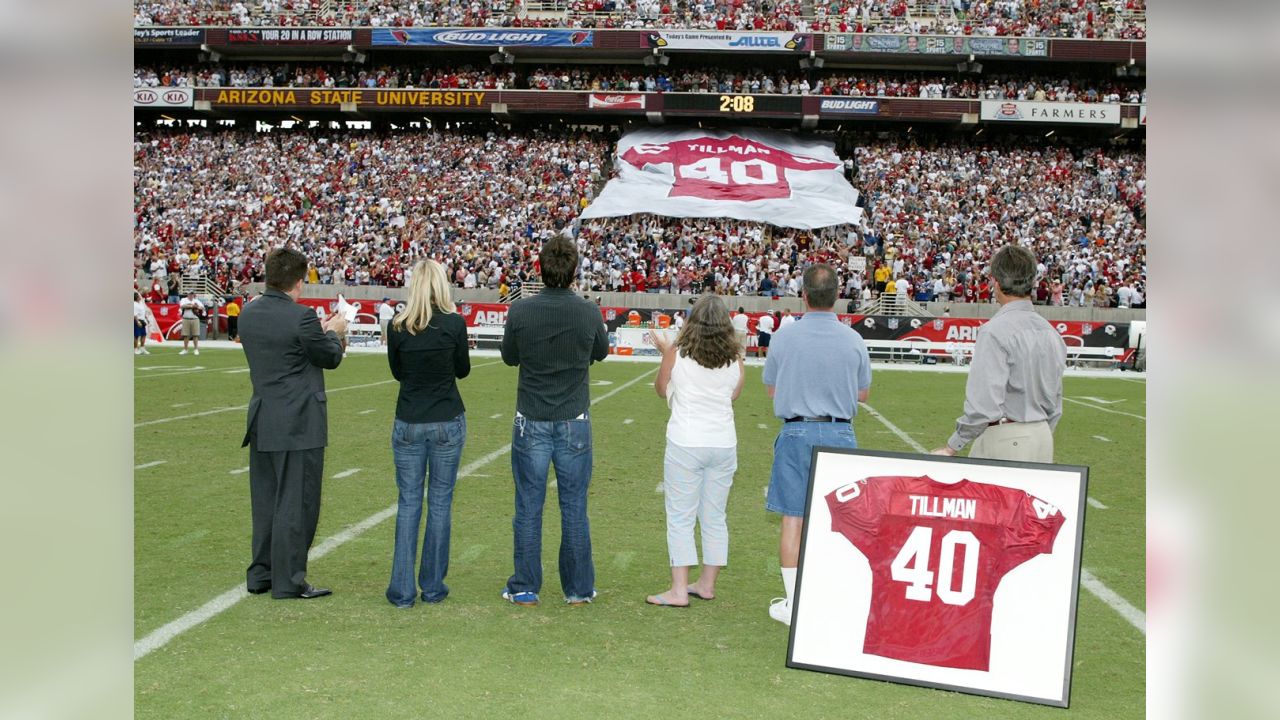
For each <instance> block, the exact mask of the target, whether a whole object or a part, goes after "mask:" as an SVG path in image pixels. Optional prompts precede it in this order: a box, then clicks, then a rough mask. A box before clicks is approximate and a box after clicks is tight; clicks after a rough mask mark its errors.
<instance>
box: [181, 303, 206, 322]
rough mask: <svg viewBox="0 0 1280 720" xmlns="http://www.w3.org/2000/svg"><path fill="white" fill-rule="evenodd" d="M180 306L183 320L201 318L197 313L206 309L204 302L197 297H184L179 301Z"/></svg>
mask: <svg viewBox="0 0 1280 720" xmlns="http://www.w3.org/2000/svg"><path fill="white" fill-rule="evenodd" d="M178 307H179V308H181V309H182V319H183V320H199V319H200V316H199V315H198V314H197V313H199V312H203V311H204V303H201V302H200V301H199V300H196V299H195V298H182V300H179V301H178Z"/></svg>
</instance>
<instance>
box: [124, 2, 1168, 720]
mask: <svg viewBox="0 0 1280 720" xmlns="http://www.w3.org/2000/svg"><path fill="white" fill-rule="evenodd" d="M1145 41H1146V12H1145V3H1144V2H1143V1H1142V0H1127V1H1126V0H1116V1H1114V2H1110V1H1107V0H1097V1H1094V0H1062V1H1061V2H1059V1H1057V0H1054V1H1049V0H1040V1H1038V2H1030V1H1027V0H1014V1H1010V2H1005V1H1001V2H992V1H990V0H952V2H936V3H935V2H923V1H916V2H912V1H906V0H896V1H895V0H890V1H887V2H881V1H878V0H865V1H864V0H833V1H832V2H819V1H817V0H799V1H792V0H777V1H774V0H714V1H713V0H689V1H687V2H686V1H681V2H677V3H670V2H656V1H655V2H650V1H648V0H634V1H630V2H627V1H624V0H617V1H615V0H603V1H602V0H590V1H588V0H516V1H515V2H510V1H509V0H477V1H475V2H467V1H466V0H435V1H434V2H433V1H431V0H386V1H384V2H361V1H360V0H355V1H354V2H328V1H325V0H310V1H309V2H308V1H299V0H294V1H289V0H282V1H279V0H245V1H244V2H227V1H225V0H199V1H191V0H185V1H184V0H161V1H159V2H136V3H135V6H134V78H133V84H134V112H133V118H134V137H133V160H134V164H133V168H134V208H133V210H134V213H133V217H134V225H133V240H134V247H133V258H134V266H133V269H134V277H133V281H134V287H133V294H134V355H135V357H134V366H133V370H134V408H135V417H134V427H133V434H134V498H133V500H134V503H133V508H134V519H133V520H134V522H133V526H134V595H133V597H134V617H133V639H134V647H133V663H134V667H133V675H134V712H135V716H136V717H146V718H259V717H260V718H295V717H296V718H386V717H401V716H406V715H415V716H416V715H431V716H440V717H468V718H469V717H485V718H487V717H502V716H518V717H534V718H541V717H557V718H579V717H581V718H597V717H603V718H613V717H619V718H632V717H653V716H661V715H666V714H669V713H673V712H674V713H680V714H686V715H697V716H706V717H713V718H766V717H798V718H826V717H832V718H834V717H876V718H881V717H884V718H917V717H930V718H933V717H947V718H950V717H956V718H969V717H991V718H1023V717H1041V716H1046V717H1047V716H1055V714H1061V713H1068V714H1070V715H1071V716H1072V717H1082V718H1086V717H1087V718H1128V717H1140V716H1142V715H1143V713H1144V708H1145V704H1146V700H1147V698H1146V690H1145V682H1146V649H1145V648H1146V640H1147V637H1146V632H1147V630H1146V626H1147V619H1146V612H1145V598H1146V593H1147V587H1146V585H1147V582H1146V574H1147V573H1146V562H1147V560H1146V547H1145V546H1146V538H1145V523H1146V515H1145V508H1146V502H1147V498H1146V480H1147V478H1146V469H1145V468H1146V461H1147V457H1146V414H1147V411H1146V400H1147V392H1146V391H1147V388H1146V379H1147V375H1146V369H1147V353H1146V333H1147V323H1146V308H1147V303H1146V296H1147V257H1146V78H1145V76H1146V42H1145ZM832 297H834V301H832V299H831V298H832ZM708 338H709V339H708ZM704 357H713V358H716V359H715V360H714V361H713V362H709V363H708V362H704V360H703V358H704ZM688 438H697V439H698V440H688ZM1010 438H1011V439H1010ZM686 450H689V451H690V452H689V453H687V455H688V457H690V458H693V457H696V458H699V460H698V462H699V463H703V465H702V466H701V467H703V469H706V474H705V476H704V475H698V474H696V473H693V474H690V473H687V472H686V470H688V466H687V465H683V464H681V463H683V462H685V461H684V460H683V459H678V458H684V457H685V456H684V455H679V453H683V452H685V451H686ZM694 451H696V452H694ZM711 457H714V458H718V460H716V462H718V463H720V464H719V465H718V466H717V467H718V468H719V469H718V470H715V471H714V472H712V470H710V469H707V468H709V467H710V466H709V465H706V463H708V462H710V461H708V460H706V458H711ZM428 458H429V459H428ZM548 464H550V469H549V470H547V469H546V466H547V465H548ZM698 472H702V470H699V471H698ZM543 473H546V477H545V478H544V477H543V476H542V475H543ZM418 475H425V476H426V477H425V487H424V480H423V479H421V478H417V476H418ZM695 476H696V477H695ZM690 478H695V479H690ZM415 482H416V491H415V489H414V485H415ZM688 483H692V485H689V484H688ZM690 487H693V490H692V491H690ZM415 492H416V495H415ZM406 493H407V495H406ZM690 493H692V494H690ZM544 495H545V502H544V500H543V496H544ZM406 508H408V510H406ZM695 516H696V525H695ZM695 527H696V528H697V530H696V531H695V529H694V528H695ZM695 541H696V543H695ZM686 545H687V547H686ZM699 551H700V552H699ZM689 553H692V555H690V554H689ZM513 566H514V567H513ZM281 568H285V569H283V570H282V569H281ZM513 569H514V574H513ZM406 593H407V594H406ZM1063 708H1066V709H1065V710H1064V709H1063Z"/></svg>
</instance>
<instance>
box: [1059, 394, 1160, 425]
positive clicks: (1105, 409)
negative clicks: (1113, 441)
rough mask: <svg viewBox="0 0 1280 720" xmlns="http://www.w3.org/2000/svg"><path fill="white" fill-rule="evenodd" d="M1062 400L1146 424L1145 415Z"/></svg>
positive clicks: (1067, 398)
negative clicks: (1135, 419) (1124, 416)
mask: <svg viewBox="0 0 1280 720" xmlns="http://www.w3.org/2000/svg"><path fill="white" fill-rule="evenodd" d="M1062 399H1063V400H1066V401H1067V402H1069V403H1075V404H1076V405H1083V406H1085V407H1087V408H1093V409H1094V410H1101V411H1102V412H1104V413H1111V414H1112V415H1126V416H1128V417H1131V418H1138V419H1139V420H1142V421H1143V422H1146V419H1147V417H1146V416H1145V415H1137V414H1134V413H1127V412H1122V411H1120V410H1112V409H1111V408H1104V407H1102V406H1101V405H1094V404H1092V403H1087V402H1080V401H1079V400H1076V399H1075V398H1069V397H1064V398H1062Z"/></svg>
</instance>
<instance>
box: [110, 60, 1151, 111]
mask: <svg viewBox="0 0 1280 720" xmlns="http://www.w3.org/2000/svg"><path fill="white" fill-rule="evenodd" d="M133 85H134V87H135V88H138V87H338V88H347V87H365V88H403V87H414V88H483V89H489V90H494V89H533V90H599V91H605V92H608V91H614V92H616V91H631V92H639V91H646V92H712V93H715V92H722V93H763V94H774V93H780V94H783V95H787V94H798V95H843V96H855V97H912V98H934V99H942V98H960V99H985V100H1039V101H1066V102H1104V103H1120V102H1126V103H1145V102H1146V101H1147V91H1146V87H1145V84H1135V83H1132V82H1130V83H1124V82H1119V81H1116V80H1106V81H1091V80H1081V79H1071V78H1054V77H1048V76H1030V77H1026V76H1008V75H990V76H984V77H982V78H975V77H972V76H965V75H950V76H947V75H937V74H931V73H902V72H883V73H877V72H863V73H860V74H858V75H845V74H840V73H828V74H824V75H822V76H819V77H816V78H814V82H813V83H812V85H811V84H810V81H809V77H808V76H806V74H804V73H800V72H766V71H764V70H759V69H756V70H751V71H747V72H740V71H731V70H724V69H720V68H706V67H704V68H693V69H687V70H679V69H677V70H658V71H652V70H650V71H647V72H646V71H639V70H637V69H635V68H631V67H607V66H606V67H553V68H541V67H539V68H534V69H533V70H530V71H528V72H526V73H520V74H517V73H516V71H515V70H512V69H510V68H508V69H506V70H501V69H494V68H475V67H473V66H471V65H463V66H461V67H456V68H455V67H430V66H380V67H377V68H363V67H353V66H349V65H327V64H308V63H302V64H299V63H281V64H278V65H232V66H222V65H200V66H185V67H174V68H153V67H136V68H134V73H133Z"/></svg>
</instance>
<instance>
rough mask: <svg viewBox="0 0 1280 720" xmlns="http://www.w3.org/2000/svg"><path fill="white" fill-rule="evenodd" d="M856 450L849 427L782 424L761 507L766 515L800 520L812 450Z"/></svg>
mask: <svg viewBox="0 0 1280 720" xmlns="http://www.w3.org/2000/svg"><path fill="white" fill-rule="evenodd" d="M817 446H822V447H838V448H856V447H858V441H857V439H856V438H855V437H854V436H853V426H852V425H846V424H844V423H832V422H825V423H818V422H795V423H786V424H784V425H783V426H782V429H781V430H779V431H778V439H777V440H774V442H773V471H772V472H771V473H770V476H769V494H768V495H767V496H766V497H765V502H764V507H765V509H766V510H769V511H770V512H776V513H782V514H783V515H792V516H796V517H800V516H803V515H804V505H805V499H806V497H807V496H808V494H809V468H810V466H811V465H812V464H813V448H815V447H817Z"/></svg>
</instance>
